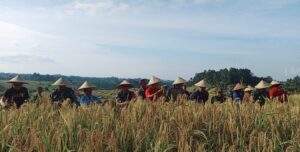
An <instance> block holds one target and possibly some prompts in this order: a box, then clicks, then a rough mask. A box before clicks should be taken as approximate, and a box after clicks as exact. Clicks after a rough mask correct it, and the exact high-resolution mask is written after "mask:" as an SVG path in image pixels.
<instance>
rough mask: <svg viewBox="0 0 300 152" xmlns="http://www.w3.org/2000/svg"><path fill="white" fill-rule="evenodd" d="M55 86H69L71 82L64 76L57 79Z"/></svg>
mask: <svg viewBox="0 0 300 152" xmlns="http://www.w3.org/2000/svg"><path fill="white" fill-rule="evenodd" d="M52 85H53V86H67V85H69V82H68V81H67V80H65V79H64V78H63V77H61V78H59V79H58V80H57V81H55V82H54V83H53V84H52Z"/></svg>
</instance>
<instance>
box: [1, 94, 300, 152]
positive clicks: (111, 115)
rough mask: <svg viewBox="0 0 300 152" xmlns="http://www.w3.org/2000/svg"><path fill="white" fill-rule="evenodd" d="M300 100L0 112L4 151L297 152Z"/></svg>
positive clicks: (38, 106)
mask: <svg viewBox="0 0 300 152" xmlns="http://www.w3.org/2000/svg"><path fill="white" fill-rule="evenodd" d="M299 100H300V96H299V95H298V96H291V97H290V101H291V102H290V103H288V104H276V103H272V104H270V103H267V104H266V106H265V107H264V108H262V109H261V108H260V107H259V105H256V104H250V103H244V104H241V105H235V104H232V103H231V102H230V101H228V102H227V103H225V104H222V105H211V104H207V105H205V106H203V105H201V104H196V103H192V102H189V101H187V100H181V101H177V102H176V103H174V104H170V103H163V102H158V103H146V102H144V101H137V102H132V103H131V104H130V105H129V106H128V107H126V108H122V109H120V108H118V107H115V106H114V104H107V105H105V106H101V105H96V106H93V107H79V108H78V109H76V108H74V107H73V108H72V107H68V106H66V107H62V108H61V109H59V110H58V109H53V107H52V106H51V105H50V104H49V101H48V99H46V98H45V99H43V100H42V101H41V102H40V103H27V104H25V105H24V106H23V107H22V108H21V109H18V110H17V109H2V110H0V119H1V121H0V139H1V140H0V149H1V151H137V152H138V151H141V152H144V151H157V152H159V151H180V152H186V151H217V152H219V151H278V152H279V151H299V150H300V146H299V145H300V132H299V125H300V118H299V114H300V111H299V108H300V102H299Z"/></svg>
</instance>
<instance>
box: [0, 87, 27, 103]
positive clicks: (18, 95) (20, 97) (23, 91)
mask: <svg viewBox="0 0 300 152" xmlns="http://www.w3.org/2000/svg"><path fill="white" fill-rule="evenodd" d="M4 97H5V98H6V99H8V101H9V102H10V103H12V104H14V103H15V104H16V106H17V108H20V107H21V105H22V104H24V103H25V102H26V101H27V100H28V99H29V93H28V90H27V88H25V87H21V88H20V89H19V90H17V89H15V88H13V87H12V88H10V89H8V90H6V91H5V93H4Z"/></svg>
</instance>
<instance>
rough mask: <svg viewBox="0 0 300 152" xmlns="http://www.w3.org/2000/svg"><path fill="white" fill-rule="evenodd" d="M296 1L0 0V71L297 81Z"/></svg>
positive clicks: (299, 16)
mask: <svg viewBox="0 0 300 152" xmlns="http://www.w3.org/2000/svg"><path fill="white" fill-rule="evenodd" d="M299 8H300V0H269V1H268V0H251V1H250V0H248V1H245V0H147V1H145V0H26V1H21V0H0V67H1V68H0V71H2V72H17V73H32V72H39V73H44V74H46V73H49V74H58V73H59V74H65V75H80V76H96V77H106V76H118V77H130V78H133V77H150V76H152V75H156V76H158V77H161V78H163V79H175V78H176V77H177V76H182V77H185V78H186V79H188V78H190V77H193V76H194V74H195V73H196V72H201V71H203V70H205V69H216V70H218V69H222V68H229V67H237V68H249V69H251V70H252V71H253V72H254V73H255V74H256V75H258V76H267V75H270V76H272V77H274V78H275V79H278V80H285V79H286V78H290V77H293V76H296V75H300V9H299Z"/></svg>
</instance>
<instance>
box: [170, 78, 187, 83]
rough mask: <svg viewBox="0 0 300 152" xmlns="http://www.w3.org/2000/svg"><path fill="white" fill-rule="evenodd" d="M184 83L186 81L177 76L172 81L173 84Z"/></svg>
mask: <svg viewBox="0 0 300 152" xmlns="http://www.w3.org/2000/svg"><path fill="white" fill-rule="evenodd" d="M184 83H187V81H186V80H184V79H183V78H181V77H178V78H177V79H176V80H175V81H174V82H173V85H177V84H184Z"/></svg>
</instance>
